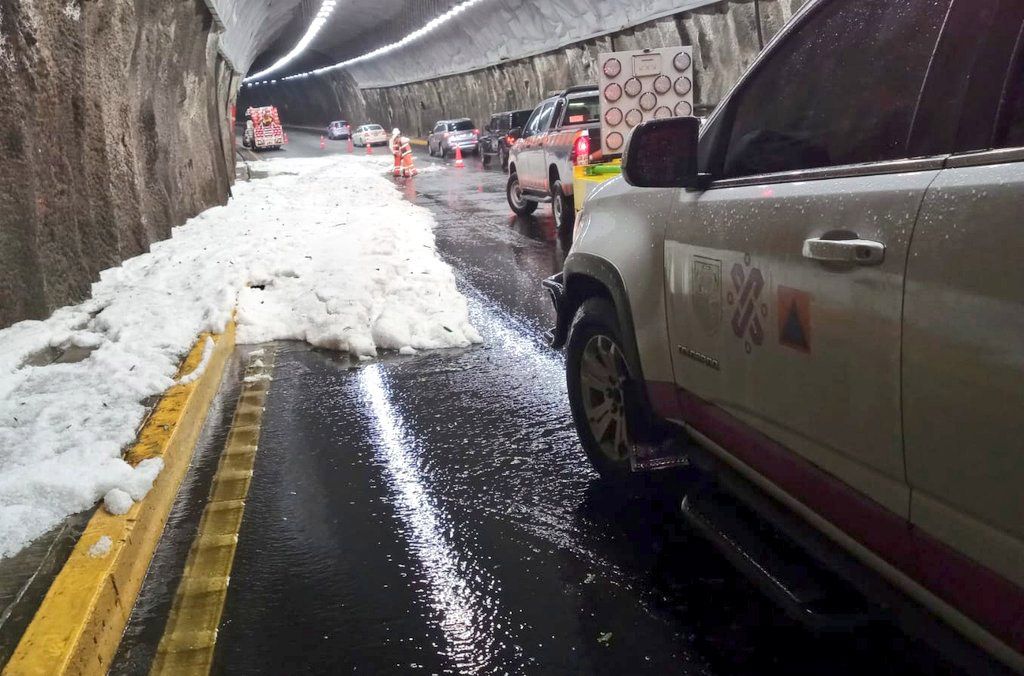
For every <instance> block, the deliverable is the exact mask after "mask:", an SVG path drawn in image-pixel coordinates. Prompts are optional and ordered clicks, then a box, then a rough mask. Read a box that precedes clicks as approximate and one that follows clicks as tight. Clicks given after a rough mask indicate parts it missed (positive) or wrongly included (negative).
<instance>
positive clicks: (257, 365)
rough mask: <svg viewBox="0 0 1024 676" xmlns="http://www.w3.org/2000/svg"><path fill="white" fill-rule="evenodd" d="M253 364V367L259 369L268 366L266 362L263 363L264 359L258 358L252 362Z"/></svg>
mask: <svg viewBox="0 0 1024 676" xmlns="http://www.w3.org/2000/svg"><path fill="white" fill-rule="evenodd" d="M252 366H253V368H258V369H261V368H263V367H265V366H266V364H264V363H263V360H262V359H257V360H256V361H254V362H253V363H252Z"/></svg>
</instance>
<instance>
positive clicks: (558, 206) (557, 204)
mask: <svg viewBox="0 0 1024 676" xmlns="http://www.w3.org/2000/svg"><path fill="white" fill-rule="evenodd" d="M556 187H557V186H556ZM551 210H552V211H553V212H554V214H555V221H556V222H558V223H561V222H562V191H561V190H555V191H554V192H552V194H551Z"/></svg>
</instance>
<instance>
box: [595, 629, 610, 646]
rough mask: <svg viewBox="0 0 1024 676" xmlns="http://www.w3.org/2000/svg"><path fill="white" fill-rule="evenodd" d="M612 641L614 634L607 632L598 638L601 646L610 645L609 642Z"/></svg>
mask: <svg viewBox="0 0 1024 676" xmlns="http://www.w3.org/2000/svg"><path fill="white" fill-rule="evenodd" d="M611 640H612V633H611V632H610V631H607V632H605V633H603V634H601V635H600V636H598V637H597V642H598V643H600V644H601V645H608V642H609V641H611Z"/></svg>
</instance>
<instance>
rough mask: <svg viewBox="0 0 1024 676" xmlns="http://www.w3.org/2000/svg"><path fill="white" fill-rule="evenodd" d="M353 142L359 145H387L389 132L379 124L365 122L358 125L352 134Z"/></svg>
mask: <svg viewBox="0 0 1024 676" xmlns="http://www.w3.org/2000/svg"><path fill="white" fill-rule="evenodd" d="M352 144H353V145H357V146H366V145H371V146H377V145H387V144H388V133H387V132H386V131H384V127H382V126H380V125H379V124H364V125H362V126H359V127H356V130H355V132H354V133H353V134H352Z"/></svg>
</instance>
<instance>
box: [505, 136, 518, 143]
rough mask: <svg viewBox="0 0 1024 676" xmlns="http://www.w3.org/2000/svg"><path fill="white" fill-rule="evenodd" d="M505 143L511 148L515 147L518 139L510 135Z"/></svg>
mask: <svg viewBox="0 0 1024 676" xmlns="http://www.w3.org/2000/svg"><path fill="white" fill-rule="evenodd" d="M505 143H507V144H509V145H510V146H511V145H515V143H516V137H515V136H513V135H512V134H509V135H508V136H506V137H505Z"/></svg>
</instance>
